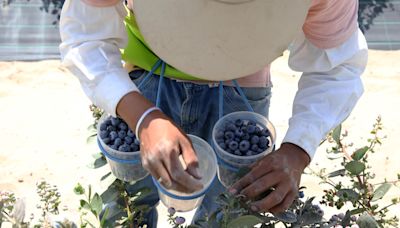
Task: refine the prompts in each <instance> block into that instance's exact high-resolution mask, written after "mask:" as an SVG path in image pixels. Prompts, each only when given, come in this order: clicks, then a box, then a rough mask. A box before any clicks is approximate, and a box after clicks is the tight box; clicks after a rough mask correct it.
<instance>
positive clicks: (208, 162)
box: [153, 135, 217, 212]
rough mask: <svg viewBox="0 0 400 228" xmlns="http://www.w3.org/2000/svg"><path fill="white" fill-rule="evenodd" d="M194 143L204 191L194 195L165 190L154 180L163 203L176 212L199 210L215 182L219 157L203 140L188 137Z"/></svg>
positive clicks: (191, 136) (192, 136)
mask: <svg viewBox="0 0 400 228" xmlns="http://www.w3.org/2000/svg"><path fill="white" fill-rule="evenodd" d="M188 136H189V138H190V140H191V141H192V144H193V148H194V151H195V152H196V154H197V158H198V160H199V172H200V174H201V176H202V179H201V182H202V184H203V189H201V190H199V191H196V192H194V193H183V192H179V191H176V190H171V189H167V188H165V187H164V186H163V185H161V184H160V183H159V182H157V181H156V180H155V179H154V178H153V182H154V184H155V185H156V187H157V190H158V195H159V197H160V200H161V202H162V203H163V204H164V205H165V206H166V207H167V208H169V207H173V208H175V210H176V211H179V212H186V211H191V210H193V209H195V208H197V207H198V206H199V205H200V204H201V202H202V201H203V198H204V195H205V194H206V192H207V190H208V189H209V187H210V185H211V183H212V182H213V180H214V178H215V176H216V172H217V157H216V156H215V153H214V151H213V149H212V147H211V146H210V145H209V144H208V143H207V142H206V141H204V140H203V139H201V138H199V137H197V136H194V135H188Z"/></svg>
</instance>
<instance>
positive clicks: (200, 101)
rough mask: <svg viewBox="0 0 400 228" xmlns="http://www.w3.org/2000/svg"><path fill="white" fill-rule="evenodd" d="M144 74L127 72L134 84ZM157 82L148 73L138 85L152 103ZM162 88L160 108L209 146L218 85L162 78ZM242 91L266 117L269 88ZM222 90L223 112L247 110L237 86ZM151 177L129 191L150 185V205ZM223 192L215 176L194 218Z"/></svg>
mask: <svg viewBox="0 0 400 228" xmlns="http://www.w3.org/2000/svg"><path fill="white" fill-rule="evenodd" d="M146 74H147V72H145V71H143V70H136V71H133V72H131V73H130V77H131V79H132V80H133V82H134V83H135V84H136V85H139V84H140V83H141V82H142V80H143V79H144V76H145V75H146ZM158 82H159V76H157V75H155V76H151V77H150V78H149V79H148V80H146V81H145V82H144V83H143V84H142V85H141V87H140V90H141V92H142V94H143V95H144V96H145V97H146V98H147V99H149V100H150V101H152V102H153V103H155V101H156V98H157V90H158ZM161 88H162V89H161V94H160V98H161V100H160V108H161V110H162V111H163V112H164V113H165V114H166V115H167V116H169V117H170V118H172V119H173V120H174V122H175V123H176V124H177V125H178V126H180V127H181V128H182V129H183V130H184V131H185V132H186V133H187V134H193V135H197V136H199V137H201V138H203V139H205V140H206V141H208V143H210V145H211V144H212V140H211V133H212V129H213V126H214V124H215V123H216V122H217V121H218V118H219V115H218V114H219V113H218V109H219V107H218V106H219V102H218V100H219V89H218V87H211V88H210V87H209V86H208V85H199V84H194V83H191V82H178V81H176V80H172V79H168V78H164V80H163V85H162V87H161ZM242 90H243V92H244V94H245V95H246V98H247V99H248V101H249V103H250V105H251V106H252V107H253V109H254V111H255V112H257V113H259V114H261V115H263V116H265V117H268V110H269V104H270V98H271V87H257V88H242ZM223 93H224V94H223V98H224V115H226V114H229V113H231V112H236V111H248V110H247V108H246V105H245V103H244V101H243V99H242V97H241V96H240V94H239V92H238V91H237V89H236V88H234V87H231V86H224V88H223ZM150 180H151V178H150V177H147V178H145V179H144V180H142V181H140V182H138V183H136V184H135V186H132V190H134V189H138V188H139V187H141V186H143V185H146V186H147V187H150V188H152V190H153V193H154V194H152V195H150V196H149V197H148V198H147V199H148V200H147V202H146V203H147V204H149V205H150V206H153V205H155V204H156V203H157V202H158V196H157V190H156V188H155V186H154V185H153V183H152V182H151V181H150ZM223 191H225V188H224V187H223V186H222V184H221V183H220V182H219V180H218V178H215V180H214V182H213V183H212V185H211V187H210V189H209V191H208V192H207V193H206V196H205V197H204V200H203V203H202V205H201V206H200V208H199V209H198V210H197V212H196V215H195V219H196V218H201V217H202V216H204V215H205V213H208V214H211V213H212V212H213V211H214V210H215V209H217V208H216V205H215V203H214V202H215V200H214V199H215V197H217V196H218V195H219V194H220V193H221V192H223ZM195 219H194V220H195ZM148 222H150V224H149V225H150V226H149V227H153V226H151V223H152V221H148ZM153 222H154V221H153ZM154 224H156V223H154Z"/></svg>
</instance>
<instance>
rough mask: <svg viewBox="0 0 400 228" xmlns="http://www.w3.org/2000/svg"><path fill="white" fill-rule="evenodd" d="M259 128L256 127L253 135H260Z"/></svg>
mask: <svg viewBox="0 0 400 228" xmlns="http://www.w3.org/2000/svg"><path fill="white" fill-rule="evenodd" d="M261 131H262V130H261V128H260V127H259V126H256V129H255V131H254V133H256V134H257V135H259V134H261Z"/></svg>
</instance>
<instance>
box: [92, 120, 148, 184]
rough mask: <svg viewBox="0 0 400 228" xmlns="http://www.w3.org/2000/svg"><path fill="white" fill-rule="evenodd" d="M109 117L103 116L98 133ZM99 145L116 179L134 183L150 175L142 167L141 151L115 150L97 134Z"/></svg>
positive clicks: (98, 125)
mask: <svg viewBox="0 0 400 228" xmlns="http://www.w3.org/2000/svg"><path fill="white" fill-rule="evenodd" d="M109 116H110V115H108V114H103V116H102V117H101V118H100V120H99V122H98V124H97V132H100V125H101V123H103V122H104V121H105V120H106V119H107V118H108V117H109ZM97 144H98V146H99V148H100V150H101V152H102V153H103V154H104V156H105V157H106V159H107V162H108V164H109V165H110V168H111V172H112V173H113V174H114V176H115V177H116V178H118V179H120V180H123V181H127V182H132V181H138V180H141V179H143V178H145V177H146V176H147V175H148V174H149V173H148V172H147V170H145V169H144V168H143V166H142V162H141V158H140V151H134V152H121V151H117V150H114V149H112V148H111V147H109V146H108V145H107V144H105V143H104V142H103V141H102V139H101V138H100V136H99V134H97Z"/></svg>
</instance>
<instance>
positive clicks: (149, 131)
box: [117, 92, 202, 192]
mask: <svg viewBox="0 0 400 228" xmlns="http://www.w3.org/2000/svg"><path fill="white" fill-rule="evenodd" d="M152 106H154V105H153V104H152V103H151V102H149V101H148V100H147V99H146V98H144V97H143V96H142V95H141V94H139V93H137V92H132V93H129V94H127V95H125V96H124V97H123V98H122V99H121V101H120V102H119V103H118V106H117V113H118V115H119V116H121V117H122V119H124V120H125V122H126V123H128V125H129V127H130V128H131V129H136V123H137V121H138V119H139V118H140V116H141V115H142V113H144V111H145V110H147V109H148V108H150V107H152ZM139 138H140V151H141V157H142V164H143V167H144V168H145V169H146V170H148V171H149V172H150V173H151V175H152V176H153V177H154V178H155V179H156V180H158V181H160V182H161V184H163V185H164V186H165V187H166V188H169V189H176V190H179V191H183V192H194V191H196V190H200V189H201V188H202V184H201V182H200V181H199V179H200V178H201V177H200V175H199V173H198V170H197V169H198V164H199V163H198V160H197V156H196V153H195V152H194V150H193V147H192V143H191V141H190V139H189V138H188V137H187V136H186V134H185V133H184V132H183V131H182V130H180V129H179V127H177V126H176V125H175V124H174V123H173V121H172V120H171V119H170V118H168V117H167V116H166V115H164V114H163V113H162V112H160V111H154V112H151V113H150V114H149V115H147V116H146V118H145V119H144V120H143V122H142V124H141V125H140V128H139ZM180 155H182V158H183V160H184V163H185V165H184V166H182V164H181V161H180V159H179V157H180ZM185 166H186V167H185Z"/></svg>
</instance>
